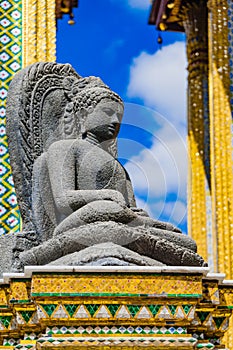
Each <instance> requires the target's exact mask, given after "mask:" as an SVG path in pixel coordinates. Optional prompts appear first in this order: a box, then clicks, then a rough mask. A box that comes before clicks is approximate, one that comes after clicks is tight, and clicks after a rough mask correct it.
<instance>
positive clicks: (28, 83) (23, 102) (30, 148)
mask: <svg viewBox="0 0 233 350" xmlns="http://www.w3.org/2000/svg"><path fill="white" fill-rule="evenodd" d="M67 78H69V79H70V80H73V81H74V80H77V79H79V78H80V76H79V75H78V74H77V73H76V72H75V71H74V69H73V68H72V67H71V66H70V65H69V64H57V63H35V64H33V65H31V66H29V67H27V68H25V69H23V70H22V71H21V72H20V73H18V74H17V75H16V76H15V77H14V79H13V81H12V83H11V86H10V89H9V92H8V100H7V115H6V120H7V135H8V141H9V151H10V157H11V165H12V172H13V177H14V183H15V188H16V194H17V198H18V204H19V208H20V212H21V215H22V219H23V226H24V227H23V230H24V231H35V226H34V224H33V220H32V171H33V164H34V162H35V160H36V159H37V158H38V157H39V156H40V155H41V154H42V153H43V152H44V150H45V147H46V142H47V139H48V136H49V135H51V134H52V135H54V138H55V137H57V138H58V139H59V137H61V135H59V134H58V133H56V132H55V129H56V127H57V124H58V122H59V118H60V117H61V116H62V114H63V113H64V108H65V105H66V104H67V103H68V102H69V101H68V97H67V96H66V94H65V84H64V81H65V79H66V81H67V82H68V81H69V79H67ZM68 88H69V87H68ZM45 101H47V107H48V106H50V108H51V107H52V108H53V115H51V113H48V112H49V111H48V110H47V111H46V109H47V107H46V102H45ZM52 102H53V103H52ZM57 106H59V108H57ZM54 141H55V140H54ZM50 142H52V141H50Z"/></svg>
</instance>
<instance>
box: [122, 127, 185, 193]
mask: <svg viewBox="0 0 233 350" xmlns="http://www.w3.org/2000/svg"><path fill="white" fill-rule="evenodd" d="M125 167H126V169H127V171H128V172H129V174H130V175H131V178H132V183H133V186H134V188H135V189H137V190H138V191H142V192H143V194H144V195H146V196H148V197H156V198H165V197H166V194H167V193H169V192H170V193H177V194H178V197H181V198H184V199H185V198H186V183H187V180H186V179H187V150H186V147H185V144H184V142H183V139H182V137H181V136H180V135H179V133H178V132H177V131H176V129H175V128H174V127H173V126H172V125H171V124H170V123H169V122H167V123H166V122H165V124H164V125H163V127H162V128H161V129H159V130H158V131H157V132H156V134H155V137H154V142H153V145H152V147H151V148H150V149H146V148H144V149H143V150H142V151H141V152H140V153H139V154H138V155H136V156H133V157H132V158H131V159H130V160H129V161H128V162H127V163H126V165H125Z"/></svg>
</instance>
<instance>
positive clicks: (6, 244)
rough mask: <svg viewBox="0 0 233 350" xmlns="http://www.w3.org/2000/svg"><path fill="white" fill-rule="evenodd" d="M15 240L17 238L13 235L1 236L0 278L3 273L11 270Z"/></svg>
mask: <svg viewBox="0 0 233 350" xmlns="http://www.w3.org/2000/svg"><path fill="white" fill-rule="evenodd" d="M15 240H16V236H15V235H14V234H11V233H10V234H7V235H4V236H0V252H1V253H0V278H1V277H2V274H3V272H9V271H10V270H11V265H12V259H13V248H14V246H15Z"/></svg>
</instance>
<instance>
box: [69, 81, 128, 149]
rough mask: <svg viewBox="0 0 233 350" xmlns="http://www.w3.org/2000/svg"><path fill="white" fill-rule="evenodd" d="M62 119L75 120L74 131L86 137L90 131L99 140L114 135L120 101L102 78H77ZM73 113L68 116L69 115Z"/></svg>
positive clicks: (108, 138)
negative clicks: (71, 116)
mask: <svg viewBox="0 0 233 350" xmlns="http://www.w3.org/2000/svg"><path fill="white" fill-rule="evenodd" d="M70 95H71V96H72V97H71V101H72V102H70V103H68V104H67V108H66V112H65V115H64V123H65V125H67V129H68V128H69V121H70V120H71V119H74V120H75V125H73V127H75V128H76V130H77V131H76V134H77V135H78V136H79V137H80V136H81V137H82V138H85V137H86V136H87V135H88V134H92V135H93V136H94V137H95V138H96V139H97V140H98V141H99V142H103V141H107V140H110V139H114V138H116V136H117V134H118V132H119V128H120V123H121V120H122V116H123V112H124V106H123V102H122V100H121V98H120V96H118V95H117V94H116V93H115V92H113V91H112V90H110V89H109V87H108V86H107V85H105V84H104V83H103V82H102V80H101V79H99V78H96V77H88V78H83V79H80V80H78V81H76V82H75V83H74V84H73V86H72V89H71V92H70ZM71 114H72V115H73V118H70V117H69V115H71Z"/></svg>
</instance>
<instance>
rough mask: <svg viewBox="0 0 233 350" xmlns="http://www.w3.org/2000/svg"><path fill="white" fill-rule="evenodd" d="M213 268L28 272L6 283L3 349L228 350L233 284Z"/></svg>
mask: <svg viewBox="0 0 233 350" xmlns="http://www.w3.org/2000/svg"><path fill="white" fill-rule="evenodd" d="M223 278H224V275H222V274H208V269H207V268H195V267H194V268H190V267H182V268H181V267H165V266H161V267H134V266H119V267H112V266H102V267H70V266H66V267H65V266H63V267H59V266H36V267H26V268H25V271H24V273H22V274H19V273H17V274H13V273H11V274H4V278H3V280H2V282H1V285H0V344H1V346H0V349H21V350H26V349H32V350H33V349H51V350H52V349H60V350H63V349H76V348H80V347H83V348H87V349H95V348H97V347H99V348H101V349H110V348H119V349H139V348H143V349H168V348H169V349H184V350H187V349H225V347H224V344H222V340H221V339H222V336H223V335H224V333H226V331H227V329H228V325H229V318H230V316H231V313H232V307H233V281H223Z"/></svg>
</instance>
